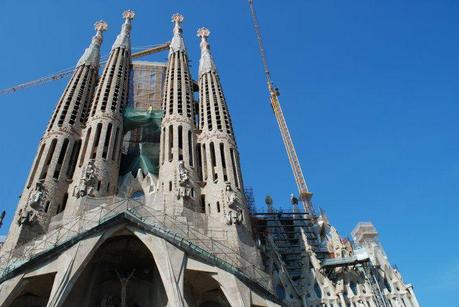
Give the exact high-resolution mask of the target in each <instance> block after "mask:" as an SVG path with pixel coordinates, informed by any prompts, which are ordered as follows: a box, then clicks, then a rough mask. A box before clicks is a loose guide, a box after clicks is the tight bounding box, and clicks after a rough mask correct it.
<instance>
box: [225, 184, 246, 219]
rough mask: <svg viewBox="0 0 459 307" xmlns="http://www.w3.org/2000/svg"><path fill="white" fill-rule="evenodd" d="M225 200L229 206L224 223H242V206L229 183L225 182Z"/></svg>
mask: <svg viewBox="0 0 459 307" xmlns="http://www.w3.org/2000/svg"><path fill="white" fill-rule="evenodd" d="M225 201H226V205H227V206H228V208H229V211H228V213H227V214H226V224H228V225H232V224H233V223H234V224H240V223H242V218H243V214H242V208H241V202H240V200H239V198H238V197H237V196H236V192H234V190H233V188H232V187H231V184H230V183H227V184H226V188H225Z"/></svg>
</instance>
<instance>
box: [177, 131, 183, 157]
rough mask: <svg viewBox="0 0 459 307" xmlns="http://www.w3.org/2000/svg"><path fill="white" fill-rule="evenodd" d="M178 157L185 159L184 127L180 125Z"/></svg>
mask: <svg viewBox="0 0 459 307" xmlns="http://www.w3.org/2000/svg"><path fill="white" fill-rule="evenodd" d="M178 159H179V161H182V160H183V127H182V126H178Z"/></svg>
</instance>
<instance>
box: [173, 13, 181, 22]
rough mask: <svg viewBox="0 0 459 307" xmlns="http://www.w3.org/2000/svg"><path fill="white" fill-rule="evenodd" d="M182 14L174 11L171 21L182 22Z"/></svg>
mask: <svg viewBox="0 0 459 307" xmlns="http://www.w3.org/2000/svg"><path fill="white" fill-rule="evenodd" d="M183 19H184V17H183V15H182V14H179V13H175V14H174V15H172V22H175V23H182V22H183Z"/></svg>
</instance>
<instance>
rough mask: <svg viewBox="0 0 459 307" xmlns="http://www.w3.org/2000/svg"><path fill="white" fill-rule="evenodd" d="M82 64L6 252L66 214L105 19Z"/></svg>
mask: <svg viewBox="0 0 459 307" xmlns="http://www.w3.org/2000/svg"><path fill="white" fill-rule="evenodd" d="M95 29H96V35H94V37H93V38H92V42H91V45H90V46H89V47H88V48H87V49H86V50H85V52H84V54H83V55H82V57H81V58H80V60H79V61H78V63H77V65H76V68H75V71H74V73H73V75H72V77H71V79H70V81H69V82H68V84H67V86H66V88H65V90H64V93H63V94H62V96H61V98H60V99H59V102H58V103H57V106H56V109H55V110H54V113H53V115H52V117H51V119H50V121H49V124H48V128H47V129H46V131H45V134H44V135H43V137H42V139H41V141H40V144H39V147H38V148H39V149H38V153H37V155H36V157H35V161H34V162H33V167H32V169H31V171H30V174H29V178H28V180H27V183H26V186H25V188H24V191H23V192H22V195H21V199H20V201H19V205H18V207H17V212H16V215H15V220H14V221H13V223H12V224H11V228H10V234H9V236H8V240H7V242H6V244H5V250H6V249H10V248H13V247H15V246H16V245H17V244H21V243H24V242H26V241H28V240H30V239H32V238H34V237H35V236H37V235H40V234H43V233H45V232H46V231H47V228H48V225H49V222H50V220H51V218H52V217H53V216H55V215H57V214H59V213H61V212H62V211H64V209H65V207H66V204H67V199H68V193H67V189H68V186H69V182H70V180H71V178H72V176H73V173H74V171H75V166H76V162H77V158H78V153H79V151H80V147H81V130H82V127H83V126H84V125H85V123H86V120H87V116H88V112H89V108H90V104H91V101H92V97H93V94H94V89H95V86H96V83H97V78H98V70H99V59H100V46H101V44H102V32H103V31H105V30H106V29H107V24H106V23H105V22H104V21H98V22H97V23H96V24H95Z"/></svg>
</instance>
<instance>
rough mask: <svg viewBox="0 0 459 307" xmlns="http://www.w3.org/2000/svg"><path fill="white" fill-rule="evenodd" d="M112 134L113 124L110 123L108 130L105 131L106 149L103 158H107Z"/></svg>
mask: <svg viewBox="0 0 459 307" xmlns="http://www.w3.org/2000/svg"><path fill="white" fill-rule="evenodd" d="M111 135H112V124H108V128H107V132H106V133H105V140H104V149H103V151H102V158H103V159H107V154H108V146H109V145H110V136H111Z"/></svg>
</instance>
